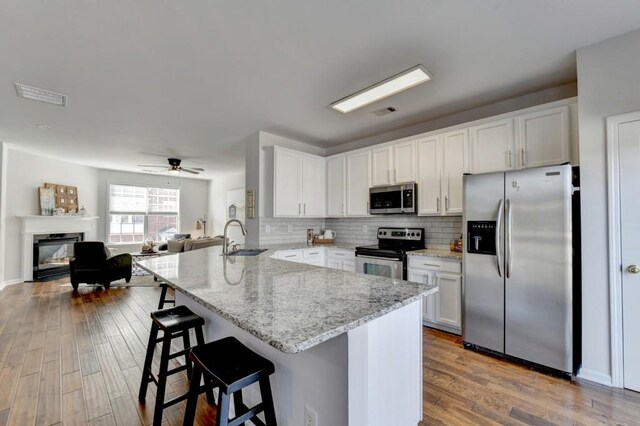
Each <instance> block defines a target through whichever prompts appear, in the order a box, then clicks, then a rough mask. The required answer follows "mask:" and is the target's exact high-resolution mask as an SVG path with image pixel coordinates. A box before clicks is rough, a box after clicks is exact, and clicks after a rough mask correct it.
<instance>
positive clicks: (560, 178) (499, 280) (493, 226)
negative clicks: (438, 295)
mask: <svg viewBox="0 0 640 426" xmlns="http://www.w3.org/2000/svg"><path fill="white" fill-rule="evenodd" d="M572 190H573V186H572V168H571V166H570V165H561V166H551V167H540V168H532V169H526V170H519V171H510V172H500V173H487V174H480V175H466V176H465V177H464V216H463V226H464V230H465V232H466V239H465V250H464V257H463V274H464V296H463V300H464V302H463V303H464V306H463V312H464V314H463V340H464V342H465V346H467V347H469V346H472V347H475V348H478V349H485V350H486V349H488V350H490V351H492V352H495V353H498V354H504V355H507V356H510V357H515V358H519V359H522V360H525V361H528V362H531V363H534V364H538V365H541V366H545V367H549V368H552V369H554V370H559V371H562V372H567V373H571V372H572V371H573V367H574V365H573V364H574V359H573V356H574V354H573V344H574V339H573V320H574V312H573V294H572V293H573V291H572V290H573V280H572V278H573V277H572V274H573V256H572Z"/></svg>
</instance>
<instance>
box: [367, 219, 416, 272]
mask: <svg viewBox="0 0 640 426" xmlns="http://www.w3.org/2000/svg"><path fill="white" fill-rule="evenodd" d="M422 248H424V229H421V228H378V244H377V245H373V246H362V247H356V272H360V273H363V274H369V275H378V276H381V277H387V278H396V279H399V280H406V279H407V251H411V250H419V249H422Z"/></svg>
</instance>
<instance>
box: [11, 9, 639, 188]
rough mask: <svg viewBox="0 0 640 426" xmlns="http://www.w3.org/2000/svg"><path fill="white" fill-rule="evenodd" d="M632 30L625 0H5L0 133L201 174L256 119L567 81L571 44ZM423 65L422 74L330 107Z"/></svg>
mask: <svg viewBox="0 0 640 426" xmlns="http://www.w3.org/2000/svg"><path fill="white" fill-rule="evenodd" d="M638 27H640V1H630V0H629V1H605V0H563V1H558V0H537V1H531V0H482V1H480V0H455V1H453V0H398V1H389V0H361V1H344V0H322V1H316V2H311V1H300V0H280V1H275V0H274V1H257V0H256V1H227V2H220V1H210V0H206V1H205V0H198V1H188V2H181V1H161V2H159V1H157V0H138V1H135V2H132V1H128V0H113V1H66V2H65V1H55V2H47V1H20V0H12V1H3V2H1V3H0V140H2V141H5V142H10V143H14V144H16V145H19V146H21V147H23V148H25V149H31V150H37V151H39V152H42V153H45V154H48V155H52V156H56V157H61V158H66V159H69V160H71V161H75V162H79V163H83V164H87V165H92V166H96V167H103V168H113V169H120V170H132V171H139V170H140V169H139V168H138V167H136V165H137V164H139V163H150V162H152V163H158V162H160V163H162V162H164V161H165V160H164V158H166V157H167V156H178V157H180V158H184V159H185V161H184V164H183V165H185V166H189V165H192V166H195V167H204V168H206V169H207V173H205V174H204V177H207V178H211V177H215V176H218V175H220V174H224V173H226V172H229V171H234V170H238V169H240V168H243V167H244V145H243V140H244V138H246V137H247V136H249V135H251V134H253V133H255V132H257V131H259V130H264V131H268V132H272V133H276V134H280V135H282V136H286V137H289V138H294V139H298V140H301V141H304V142H308V143H311V144H314V145H318V146H322V147H330V146H334V145H336V144H340V143H345V142H349V141H352V140H356V139H360V138H363V137H367V136H370V135H373V134H376V133H380V132H384V131H388V130H392V129H395V128H399V127H404V126H408V125H411V124H415V123H418V122H421V121H425V120H428V119H431V118H434V117H439V116H442V115H446V114H450V113H454V112H458V111H461V110H465V109H469V108H473V107H477V106H480V105H484V104H487V103H491V102H495V101H498V100H502V99H505V98H510V97H513V96H518V95H521V94H524V93H528V92H532V91H536V90H540V89H544V88H548V87H552V86H555V85H559V84H562V83H566V82H571V81H575V79H576V69H575V50H576V49H577V48H579V47H582V46H585V45H589V44H591V43H594V42H597V41H600V40H603V39H606V38H609V37H611V36H614V35H617V34H622V33H625V32H628V31H631V30H633V29H636V28H638ZM419 63H420V64H423V65H424V66H425V67H426V68H427V69H429V70H430V71H431V72H432V73H433V75H434V79H433V81H431V82H429V83H426V84H423V85H420V86H418V87H416V88H414V89H411V90H409V91H407V92H404V93H402V94H399V95H395V96H394V97H392V98H389V99H387V100H384V101H381V102H379V103H374V104H372V105H369V106H368V107H365V108H363V109H361V110H358V111H355V112H352V113H350V114H347V115H343V114H340V113H337V112H335V111H333V110H331V109H330V108H328V105H329V104H330V103H331V102H333V101H335V100H337V99H339V98H342V97H344V96H346V95H349V94H350V93H352V92H355V91H357V90H360V89H362V88H364V87H366V86H368V85H370V84H372V83H375V82H377V81H379V80H382V79H384V78H386V77H389V76H390V75H392V74H395V73H397V72H400V71H402V70H405V69H407V68H409V67H412V66H414V65H416V64H419ZM13 82H21V83H25V84H29V85H34V86H38V87H42V88H45V89H49V90H52V91H56V92H61V93H64V94H66V95H68V97H69V100H68V107H67V108H61V107H57V106H52V105H47V104H43V103H39V102H34V101H29V100H25V99H20V98H18V97H17V96H16V95H15V91H14V87H13ZM389 105H392V106H394V107H396V108H397V109H398V112H396V113H393V114H389V115H386V116H384V117H377V116H375V115H373V114H371V111H373V110H375V109H378V108H381V107H385V106H389ZM36 124H45V125H49V126H51V129H50V130H43V129H40V128H38V127H36V126H35V125H36Z"/></svg>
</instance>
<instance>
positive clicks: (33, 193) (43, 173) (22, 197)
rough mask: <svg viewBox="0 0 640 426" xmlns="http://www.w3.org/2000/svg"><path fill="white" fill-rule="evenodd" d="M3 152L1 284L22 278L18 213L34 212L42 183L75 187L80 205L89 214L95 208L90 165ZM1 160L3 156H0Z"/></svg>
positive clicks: (11, 149)
mask: <svg viewBox="0 0 640 426" xmlns="http://www.w3.org/2000/svg"><path fill="white" fill-rule="evenodd" d="M5 155H6V157H7V158H6V174H5V177H6V182H3V185H4V186H5V187H6V191H5V195H4V197H3V201H4V203H3V210H5V214H6V232H5V233H4V234H3V235H2V238H4V246H5V253H4V256H3V258H2V261H3V266H4V277H3V281H2V282H3V283H8V282H19V281H22V223H21V220H20V219H19V218H18V216H22V215H37V214H39V207H38V187H40V186H42V185H43V184H44V183H45V182H48V183H58V184H63V185H70V186H76V187H77V188H78V201H79V205H83V206H84V207H85V208H86V209H87V211H88V212H89V214H90V215H95V214H96V211H97V207H98V198H97V194H96V187H97V181H98V173H97V170H96V169H94V168H92V167H87V166H81V165H78V164H74V163H69V162H66V161H62V160H58V159H55V158H51V157H45V156H42V155H38V154H34V153H30V152H26V151H22V150H20V149H18V147H16V146H13V145H11V146H9V149H8V150H6V152H5ZM3 160H4V158H3Z"/></svg>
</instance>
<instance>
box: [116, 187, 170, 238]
mask: <svg viewBox="0 0 640 426" xmlns="http://www.w3.org/2000/svg"><path fill="white" fill-rule="evenodd" d="M179 211H180V190H179V189H173V188H154V187H146V186H133V185H109V217H110V220H109V243H110V244H119V243H121V244H127V243H142V242H143V241H144V238H145V236H151V237H153V239H154V240H155V241H166V240H167V239H169V238H171V237H172V236H173V234H175V233H176V232H178V221H179V219H180V218H179V214H178V213H179Z"/></svg>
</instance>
